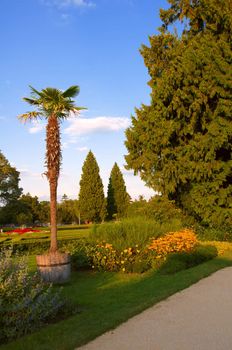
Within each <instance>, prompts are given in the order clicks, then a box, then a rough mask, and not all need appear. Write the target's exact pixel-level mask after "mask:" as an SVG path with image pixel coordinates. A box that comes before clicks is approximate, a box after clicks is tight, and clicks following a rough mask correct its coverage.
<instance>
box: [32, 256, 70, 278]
mask: <svg viewBox="0 0 232 350" xmlns="http://www.w3.org/2000/svg"><path fill="white" fill-rule="evenodd" d="M36 262H37V267H38V270H39V272H40V275H41V277H42V279H43V280H44V281H45V282H50V283H64V282H67V281H68V280H69V278H70V273H71V259H70V255H69V254H66V253H60V252H56V253H49V254H44V255H37V256H36Z"/></svg>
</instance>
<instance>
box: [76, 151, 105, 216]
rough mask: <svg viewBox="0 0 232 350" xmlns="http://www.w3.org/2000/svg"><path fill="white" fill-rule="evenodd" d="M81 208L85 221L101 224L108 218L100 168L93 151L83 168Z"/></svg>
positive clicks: (80, 193)
mask: <svg viewBox="0 0 232 350" xmlns="http://www.w3.org/2000/svg"><path fill="white" fill-rule="evenodd" d="M79 208H80V214H81V218H82V220H85V221H89V222H100V221H103V220H104V218H105V216H106V201H105V196H104V190H103V184H102V180H101V177H100V174H99V166H98V164H97V161H96V158H95V157H94V155H93V153H92V152H91V151H89V153H88V155H87V157H86V159H85V162H84V164H83V167H82V175H81V180H80V192H79Z"/></svg>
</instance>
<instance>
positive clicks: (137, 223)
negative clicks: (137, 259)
mask: <svg viewBox="0 0 232 350" xmlns="http://www.w3.org/2000/svg"><path fill="white" fill-rule="evenodd" d="M181 227H182V223H181V222H180V221H179V220H171V221H170V222H169V223H164V224H161V223H159V222H157V221H154V220H149V219H145V218H141V217H138V218H128V219H124V220H122V221H119V222H110V223H104V224H101V225H95V226H93V228H92V230H91V233H90V241H92V242H103V241H105V242H107V243H111V244H112V245H113V246H114V248H115V249H117V250H123V249H127V248H128V247H135V246H136V245H138V246H140V247H145V246H146V245H147V243H148V241H149V239H150V238H151V237H154V238H157V237H160V236H162V235H163V234H164V233H167V232H170V231H178V230H179V229H180V228H181Z"/></svg>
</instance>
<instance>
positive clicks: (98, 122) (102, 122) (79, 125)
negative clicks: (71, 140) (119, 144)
mask: <svg viewBox="0 0 232 350" xmlns="http://www.w3.org/2000/svg"><path fill="white" fill-rule="evenodd" d="M69 123H70V125H69V127H67V128H66V129H65V130H64V133H65V134H68V135H69V136H74V135H85V134H91V133H97V132H110V131H119V130H123V129H126V128H127V127H128V126H129V124H130V119H129V118H125V117H96V118H89V119H87V118H83V117H80V118H78V119H71V120H70V121H69Z"/></svg>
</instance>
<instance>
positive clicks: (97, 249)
mask: <svg viewBox="0 0 232 350" xmlns="http://www.w3.org/2000/svg"><path fill="white" fill-rule="evenodd" d="M197 246H199V244H198V241H197V238H196V235H195V233H194V232H193V231H192V230H189V229H183V230H181V231H177V232H169V233H167V234H166V235H164V236H163V237H160V238H157V239H155V238H152V239H151V242H150V244H148V245H147V246H145V247H142V246H141V247H140V246H138V245H137V244H136V245H135V246H131V247H128V248H126V249H116V248H115V247H114V246H113V245H112V244H110V243H108V242H100V243H99V242H98V243H97V244H90V245H88V246H86V254H87V257H88V259H89V261H90V264H91V265H92V268H93V269H97V270H101V271H102V270H103V271H122V272H139V273H142V272H144V271H146V270H148V269H149V268H151V267H155V266H161V265H162V263H163V262H164V261H165V260H166V259H167V257H168V256H169V255H170V254H173V253H187V254H188V253H190V252H192V251H194V250H195V248H196V247H197Z"/></svg>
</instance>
